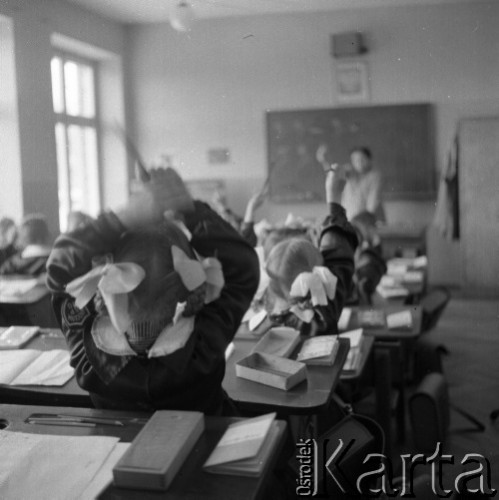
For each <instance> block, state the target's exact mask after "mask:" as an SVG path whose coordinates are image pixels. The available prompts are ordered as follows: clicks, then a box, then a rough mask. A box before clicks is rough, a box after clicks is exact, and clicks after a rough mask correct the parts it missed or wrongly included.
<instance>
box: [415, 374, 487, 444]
mask: <svg viewBox="0 0 499 500" xmlns="http://www.w3.org/2000/svg"><path fill="white" fill-rule="evenodd" d="M450 410H453V411H455V412H456V413H459V414H460V415H461V416H462V417H464V418H465V419H466V420H467V421H468V422H470V423H471V424H472V427H470V428H464V429H455V430H454V432H483V431H484V430H485V425H484V424H483V423H482V422H480V421H479V420H478V419H477V418H476V417H474V416H473V415H471V414H470V413H468V412H467V411H465V410H463V409H462V408H460V407H459V406H456V405H454V404H452V403H451V402H450V401H449V393H448V388H447V383H446V381H445V377H444V376H443V374H441V373H430V374H428V375H426V376H425V377H424V379H423V380H422V381H421V383H420V384H419V385H418V387H417V388H416V390H415V391H414V393H413V394H412V395H411V397H410V398H409V416H410V421H411V428H412V433H413V440H414V445H415V447H416V450H417V451H418V452H422V453H431V452H433V451H434V450H435V446H436V443H438V442H440V443H444V442H445V441H446V438H447V436H448V434H449V426H450Z"/></svg>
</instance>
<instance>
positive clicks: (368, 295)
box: [348, 212, 387, 305]
mask: <svg viewBox="0 0 499 500" xmlns="http://www.w3.org/2000/svg"><path fill="white" fill-rule="evenodd" d="M351 223H352V226H353V227H354V229H355V231H356V233H357V237H358V240H359V246H358V247H357V250H356V251H355V276H354V290H353V292H352V294H351V295H350V297H349V299H348V303H351V304H361V305H370V304H372V295H373V294H374V292H375V291H376V288H377V286H378V284H379V283H380V281H381V278H382V277H383V275H384V274H385V273H386V270H387V267H386V262H385V259H384V258H383V251H382V248H381V238H380V237H379V235H378V231H377V227H376V218H375V217H374V215H373V214H372V213H371V212H361V213H359V214H357V215H356V216H355V217H354V218H353V219H352V220H351Z"/></svg>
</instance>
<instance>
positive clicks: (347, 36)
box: [331, 32, 367, 57]
mask: <svg viewBox="0 0 499 500" xmlns="http://www.w3.org/2000/svg"><path fill="white" fill-rule="evenodd" d="M366 52H367V48H366V47H365V45H364V40H363V38H362V33H358V32H351V33H339V34H336V35H331V55H332V56H333V57H352V56H358V55H361V54H365V53H366Z"/></svg>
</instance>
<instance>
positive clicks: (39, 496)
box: [0, 431, 119, 500]
mask: <svg viewBox="0 0 499 500" xmlns="http://www.w3.org/2000/svg"><path fill="white" fill-rule="evenodd" d="M118 441H119V439H118V438H115V437H104V436H84V437H81V436H78V437H76V436H47V435H40V434H28V433H22V432H9V431H0V449H1V450H2V453H0V498H2V499H3V500H18V499H23V500H68V499H78V498H80V496H81V494H82V493H83V492H84V491H85V490H86V488H87V487H88V486H89V484H90V483H91V482H92V481H93V479H94V477H95V476H96V474H97V472H98V471H99V470H100V468H101V466H102V464H103V463H104V462H105V460H106V459H107V458H108V456H109V454H110V453H111V451H112V450H113V449H114V447H115V445H116V443H117V442H118Z"/></svg>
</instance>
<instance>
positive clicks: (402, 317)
mask: <svg viewBox="0 0 499 500" xmlns="http://www.w3.org/2000/svg"><path fill="white" fill-rule="evenodd" d="M386 324H387V326H388V328H390V329H396V328H412V314H411V311H400V312H397V313H393V314H389V315H388V316H387V317H386Z"/></svg>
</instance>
